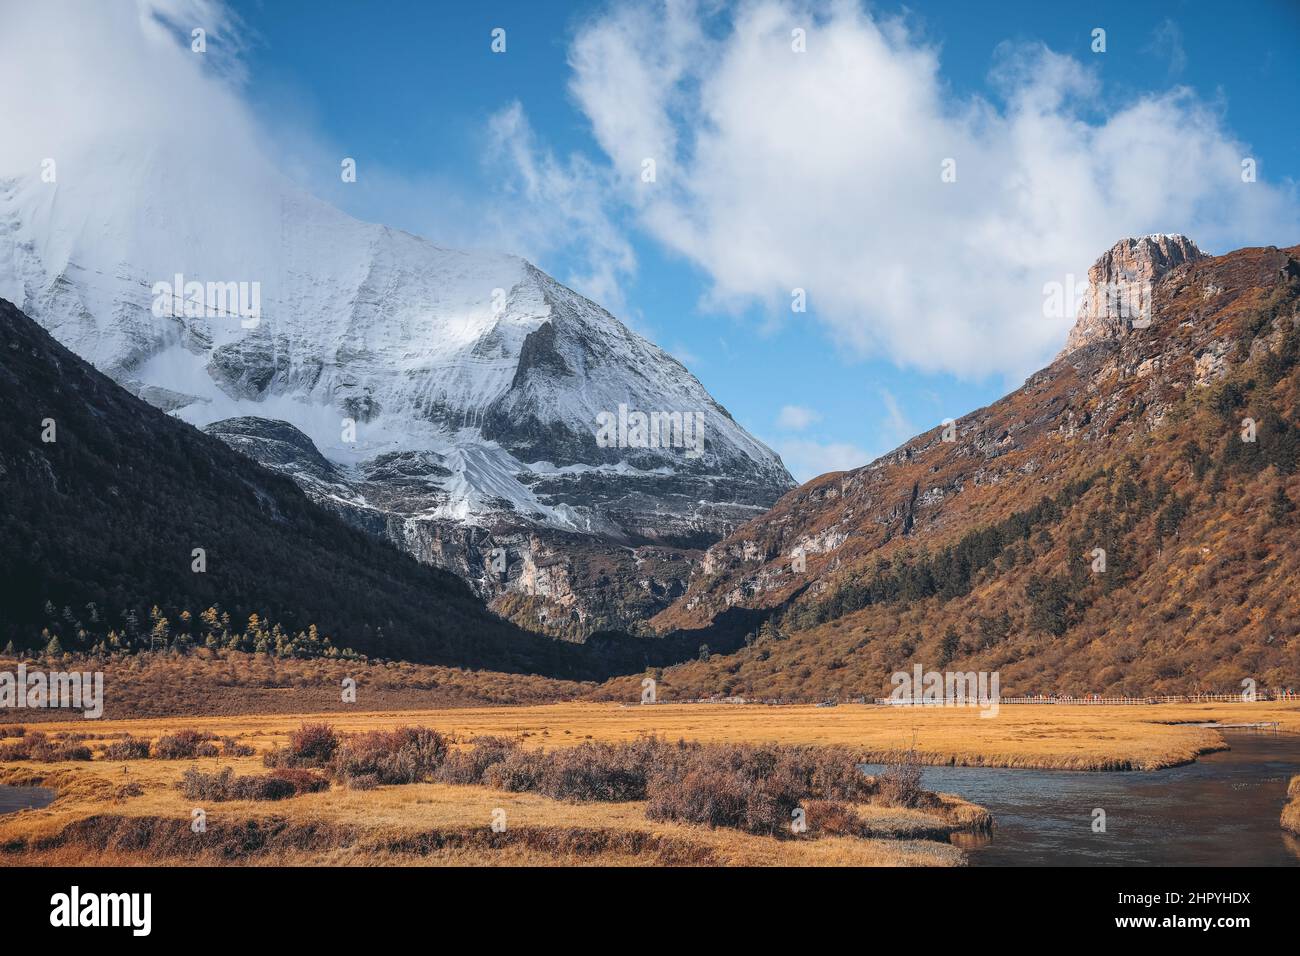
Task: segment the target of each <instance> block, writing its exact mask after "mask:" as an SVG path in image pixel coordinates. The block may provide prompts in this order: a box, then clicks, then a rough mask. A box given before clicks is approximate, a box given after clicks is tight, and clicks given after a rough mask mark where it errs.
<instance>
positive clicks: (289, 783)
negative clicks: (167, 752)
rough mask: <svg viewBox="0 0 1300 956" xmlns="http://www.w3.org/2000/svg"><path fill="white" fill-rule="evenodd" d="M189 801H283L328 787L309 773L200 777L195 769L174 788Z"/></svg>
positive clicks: (228, 772) (225, 773)
mask: <svg viewBox="0 0 1300 956" xmlns="http://www.w3.org/2000/svg"><path fill="white" fill-rule="evenodd" d="M176 786H177V789H179V790H180V791H181V792H182V793H183V794H184V795H185V797H186V798H187V799H189V800H208V801H212V802H214V803H220V802H221V801H224V800H284V799H286V798H288V797H293V796H297V795H298V794H300V793H315V792H317V791H320V790H324V789H326V788H327V787H328V786H329V781H328V780H326V779H325V778H324V777H322V776H321V775H320V774H316V773H312V772H311V771H310V770H277V771H276V772H274V773H270V774H266V775H265V776H242V777H236V776H235V775H234V771H233V770H232V769H231V768H230V767H222V768H221V770H219V771H217V772H216V773H204V772H203V771H201V770H198V769H197V768H195V767H191V768H190V769H188V770H186V771H185V773H184V774H183V775H182V776H181V779H180V782H179V783H177V784H176Z"/></svg>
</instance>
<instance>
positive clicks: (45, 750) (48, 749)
mask: <svg viewBox="0 0 1300 956" xmlns="http://www.w3.org/2000/svg"><path fill="white" fill-rule="evenodd" d="M33 738H38V739H35V740H33ZM93 757H94V754H92V753H91V752H90V748H89V747H87V746H86V745H84V744H80V743H64V742H63V741H53V740H48V739H47V738H46V737H45V735H44V734H40V735H39V736H38V735H37V734H32V735H31V737H28V738H27V758H28V759H30V760H40V761H44V762H46V763H57V762H59V761H61V760H90V759H92V758H93ZM17 759H22V758H21V757H20V758H17Z"/></svg>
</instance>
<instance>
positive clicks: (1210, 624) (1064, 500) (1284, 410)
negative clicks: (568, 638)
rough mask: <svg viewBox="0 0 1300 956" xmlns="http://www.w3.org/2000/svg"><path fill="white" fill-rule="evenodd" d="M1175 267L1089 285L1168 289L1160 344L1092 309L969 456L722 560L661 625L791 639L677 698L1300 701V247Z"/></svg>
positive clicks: (947, 452)
mask: <svg viewBox="0 0 1300 956" xmlns="http://www.w3.org/2000/svg"><path fill="white" fill-rule="evenodd" d="M1158 238H1159V239H1161V240H1167V239H1169V238H1170V237H1158ZM1178 238H1179V239H1181V237H1178ZM1134 243H1136V246H1135V245H1134ZM1163 245H1164V246H1165V248H1163V249H1162V248H1160V246H1161V243H1159V242H1157V241H1155V240H1126V241H1125V242H1124V243H1120V244H1119V245H1117V246H1116V247H1115V249H1112V250H1111V251H1110V252H1108V253H1107V257H1110V258H1111V260H1112V263H1113V262H1115V261H1120V264H1121V265H1122V266H1123V267H1124V268H1118V269H1117V268H1114V267H1110V266H1108V267H1107V268H1106V269H1099V268H1098V267H1094V270H1093V272H1092V273H1090V275H1092V276H1093V278H1094V281H1096V280H1097V277H1098V276H1099V275H1102V274H1104V275H1105V277H1106V278H1107V280H1108V281H1118V282H1120V283H1121V284H1123V283H1124V282H1125V281H1132V282H1137V281H1140V280H1142V279H1150V280H1152V281H1153V282H1154V310H1153V312H1152V319H1153V320H1152V321H1151V322H1150V324H1149V326H1148V327H1145V328H1142V327H1133V326H1134V323H1131V322H1128V321H1123V320H1118V321H1116V320H1114V319H1113V318H1112V319H1110V320H1107V321H1098V316H1097V311H1098V310H1097V308H1096V307H1090V306H1086V307H1085V308H1084V309H1081V310H1080V326H1085V325H1086V326H1087V328H1086V329H1084V330H1083V331H1082V332H1076V334H1074V335H1072V337H1071V343H1072V347H1071V348H1069V349H1067V351H1066V352H1065V353H1063V354H1062V356H1061V357H1060V358H1058V359H1057V360H1056V361H1055V362H1054V363H1053V364H1052V365H1051V366H1049V367H1048V368H1047V369H1044V370H1043V371H1041V372H1039V373H1037V374H1036V375H1034V376H1032V377H1031V378H1030V379H1029V380H1028V381H1027V382H1026V383H1025V385H1024V386H1023V387H1021V388H1020V389H1018V390H1017V391H1015V392H1013V393H1012V394H1010V395H1008V396H1007V397H1005V398H1003V399H1002V400H1000V401H998V402H996V403H994V404H993V405H991V406H989V407H988V408H984V409H980V410H979V411H977V412H974V413H972V414H970V415H967V416H965V417H964V418H962V419H960V420H959V421H957V422H956V423H955V427H953V428H952V429H950V430H949V435H948V437H949V438H951V439H952V440H950V441H945V440H944V438H945V435H944V431H945V430H944V428H942V427H940V428H936V429H934V430H932V431H930V432H927V433H925V434H923V435H920V436H918V437H917V438H915V439H913V440H912V441H910V442H908V443H907V444H906V445H904V446H903V447H901V448H899V449H897V450H896V451H894V452H892V453H890V454H889V455H886V456H884V457H883V458H881V459H879V460H877V461H875V462H873V463H872V464H870V465H868V466H866V467H864V468H860V469H857V470H855V471H851V472H844V473H835V474H830V475H824V476H822V477H821V478H818V479H815V480H814V481H811V482H809V483H807V484H805V485H804V486H802V487H800V488H798V489H796V490H795V491H792V492H790V493H789V494H787V495H786V496H785V497H784V498H782V499H781V501H779V502H778V503H777V504H776V506H775V507H773V509H772V510H771V511H770V512H768V513H767V514H766V515H764V516H763V517H761V518H758V519H755V520H754V521H751V522H749V523H747V524H746V525H744V526H742V527H741V528H739V529H738V530H737V531H736V532H735V533H734V534H733V535H731V536H730V537H728V538H727V539H725V540H723V541H722V542H720V543H718V544H717V545H715V546H714V547H712V548H710V549H709V551H708V553H707V555H706V557H705V560H704V562H703V563H702V565H701V569H700V571H699V572H698V573H697V574H696V575H695V577H694V578H693V580H692V581H691V583H690V586H689V588H688V590H687V592H686V594H685V595H683V596H682V597H681V598H680V599H679V600H678V601H676V602H675V603H674V604H673V605H672V606H671V607H670V608H668V609H667V610H666V611H664V612H663V613H661V614H660V615H659V616H658V617H657V618H656V619H655V622H654V623H655V624H656V626H658V627H661V628H675V627H685V628H700V629H701V632H700V633H701V637H702V641H707V635H708V630H707V628H708V625H709V624H710V622H711V621H713V619H714V618H715V617H716V616H717V615H718V614H720V613H721V612H722V611H724V610H726V609H727V608H729V607H746V608H761V609H769V610H770V611H771V617H770V618H769V622H768V623H767V624H765V625H764V626H763V628H762V629H761V630H760V631H759V632H757V633H756V634H755V635H754V641H753V642H752V644H751V646H750V647H747V648H745V649H744V650H742V651H740V652H738V653H737V654H734V655H729V656H726V657H715V658H714V659H713V660H711V661H709V662H707V663H703V662H698V663H691V664H687V665H682V666H681V667H677V668H672V669H670V670H669V671H668V672H667V673H665V674H664V675H663V683H662V685H661V692H662V693H663V694H664V695H666V696H669V697H673V696H677V697H680V696H707V695H711V694H717V693H721V694H741V695H745V696H759V697H798V698H803V699H809V698H821V697H829V696H856V695H858V694H867V695H873V694H878V693H882V692H884V691H886V690H887V689H888V687H889V677H890V674H892V673H893V672H895V671H898V670H905V669H910V668H911V666H912V665H913V664H915V663H920V664H922V665H923V666H925V667H926V668H945V667H948V666H949V665H952V666H953V668H956V667H960V668H961V669H977V670H999V671H1000V673H1001V677H1002V691H1003V693H1004V695H1005V694H1009V693H1024V692H1034V691H1053V690H1054V691H1058V692H1071V693H1076V694H1077V693H1086V692H1092V691H1096V692H1105V691H1125V692H1131V693H1149V692H1156V691H1162V690H1168V691H1175V690H1178V691H1182V690H1192V689H1198V688H1215V689H1219V690H1224V691H1235V690H1238V689H1240V682H1241V680H1242V679H1244V678H1248V677H1249V678H1253V679H1255V680H1256V681H1257V682H1258V683H1259V686H1260V687H1261V688H1265V687H1278V686H1288V685H1289V686H1295V687H1300V638H1298V637H1297V636H1296V635H1297V633H1300V625H1297V623H1296V612H1297V611H1298V610H1300V573H1297V572H1300V567H1297V565H1298V564H1300V558H1298V557H1297V553H1296V552H1297V549H1296V544H1297V534H1296V532H1297V524H1296V519H1295V514H1294V513H1293V511H1292V510H1291V509H1292V505H1291V501H1293V500H1295V499H1296V498H1297V497H1298V496H1300V487H1297V486H1296V484H1297V482H1296V479H1295V478H1294V477H1293V472H1294V470H1295V467H1296V461H1297V455H1298V454H1300V451H1298V448H1297V432H1296V430H1295V427H1294V422H1295V421H1296V418H1297V406H1298V404H1300V370H1298V369H1297V366H1296V357H1297V354H1298V353H1300V331H1297V329H1296V322H1297V318H1296V307H1297V302H1298V301H1300V262H1297V261H1296V259H1297V256H1298V255H1300V247H1291V248H1289V249H1281V250H1279V249H1277V248H1274V247H1269V248H1264V249H1258V248H1256V249H1242V250H1239V251H1237V252H1234V253H1230V254H1228V255H1224V256H1218V257H1202V255H1203V254H1201V253H1200V252H1199V250H1196V249H1195V246H1194V245H1191V244H1190V243H1187V244H1185V245H1183V244H1181V243H1180V244H1179V248H1180V250H1181V254H1180V255H1176V256H1170V255H1168V254H1167V252H1168V248H1167V247H1168V243H1167V242H1165V243H1163ZM1122 247H1123V248H1122ZM1105 259H1106V257H1103V261H1104V260H1105ZM1121 260H1122V261H1121ZM1100 265H1101V263H1100V262H1099V266H1100ZM1141 324H1142V323H1141V322H1139V323H1137V325H1139V326H1140V325H1141ZM1245 418H1251V419H1253V420H1254V422H1255V435H1254V438H1255V440H1254V441H1243V440H1242V437H1241V433H1242V431H1243V425H1242V421H1243V419H1245ZM1094 549H1102V550H1104V551H1105V564H1104V568H1105V569H1104V570H1094V564H1095V563H1096V562H1097V559H1098V555H1097V554H1096V553H1095V550H1094ZM800 550H802V551H803V553H804V555H805V558H804V560H805V564H806V566H805V568H804V570H802V571H800V570H799V569H798V567H799V562H798V560H797V557H798V554H799V552H800ZM1098 567H1101V565H1098ZM615 692H616V693H618V694H620V695H621V694H624V693H626V689H625V688H622V687H621V686H620V687H618V688H617V689H616V690H615Z"/></svg>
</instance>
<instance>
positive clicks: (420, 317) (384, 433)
mask: <svg viewBox="0 0 1300 956" xmlns="http://www.w3.org/2000/svg"><path fill="white" fill-rule="evenodd" d="M173 158H175V157H172V156H171V155H170V153H169V152H168V148H167V147H166V146H165V145H164V146H159V147H155V148H153V149H150V150H147V151H146V152H145V153H144V154H143V156H139V157H121V158H112V157H110V159H111V161H105V160H104V158H103V157H101V158H100V161H98V162H94V163H87V164H84V165H78V164H76V163H75V161H73V162H65V164H64V169H63V171H62V173H61V175H60V177H59V180H58V182H57V184H55V183H45V182H42V181H41V180H40V179H39V177H38V176H36V175H26V176H20V177H17V178H14V177H11V178H7V179H0V295H4V296H6V297H8V298H11V299H13V300H14V301H15V302H16V303H17V304H18V305H19V306H20V307H21V308H23V309H24V310H25V311H27V312H28V313H29V314H30V315H32V317H33V318H35V319H36V320H37V321H38V322H40V323H41V324H42V325H44V326H45V327H46V328H47V329H49V330H50V332H51V333H53V334H54V335H55V336H56V337H57V338H58V339H59V340H60V341H62V342H63V343H64V344H65V345H67V346H68V347H69V348H71V349H73V350H74V351H76V352H77V353H79V354H81V355H82V356H84V357H85V358H87V359H89V360H90V361H92V362H93V363H94V364H95V365H97V366H98V367H99V368H101V369H102V370H104V371H106V372H107V373H108V374H110V375H111V376H112V377H114V378H115V379H116V380H117V381H119V382H120V383H122V384H123V385H125V386H127V387H128V388H130V389H132V390H133V391H135V392H136V394H138V395H140V396H141V397H143V398H145V399H146V400H148V401H150V402H152V403H154V404H155V405H158V406H160V407H162V408H165V409H167V410H168V411H171V412H173V413H174V414H176V415H178V416H179V417H181V418H183V419H185V420H187V421H189V422H191V423H193V424H195V425H197V426H200V427H203V426H213V425H214V423H226V424H219V425H217V426H216V427H215V428H214V429H213V430H214V431H215V433H218V434H220V435H221V436H222V437H223V438H225V439H226V440H227V441H230V442H231V443H232V444H235V445H236V447H239V448H240V449H241V450H244V451H246V452H248V453H250V454H252V455H254V457H261V458H263V459H264V460H265V461H266V463H268V464H270V465H271V466H272V467H278V468H281V469H282V470H286V471H287V472H288V473H290V474H292V475H293V476H294V477H295V478H296V479H297V480H299V481H300V482H302V483H303V484H304V487H308V488H309V489H310V490H312V491H313V492H314V493H316V494H317V495H318V496H319V497H321V498H322V500H328V501H330V502H331V503H333V504H336V505H338V506H339V507H347V508H350V509H354V510H359V511H369V512H374V513H378V514H382V515H387V516H389V517H392V516H394V515H401V516H402V519H401V520H402V521H407V522H409V521H421V520H428V521H452V522H459V523H464V524H469V525H478V526H482V527H495V526H498V525H500V524H501V523H502V522H505V523H507V524H511V525H519V524H523V525H528V526H536V527H539V528H552V529H558V530H563V531H566V532H577V533H589V534H597V535H601V536H603V537H608V538H613V539H623V540H629V541H634V542H635V541H642V540H655V539H656V535H657V534H664V535H665V536H666V537H667V538H669V539H673V540H681V539H682V537H683V535H684V536H685V538H690V539H694V538H696V537H698V536H699V535H701V534H703V535H704V536H705V537H706V538H708V537H713V536H716V535H717V534H719V533H721V532H722V531H723V530H725V528H726V527H727V526H729V525H730V524H732V523H734V522H735V521H736V520H740V519H743V517H745V516H746V514H747V512H750V511H752V510H753V509H755V508H758V507H762V506H765V505H768V504H770V503H771V502H772V501H773V500H775V498H776V497H777V496H779V494H781V493H782V492H783V491H785V490H786V489H787V488H789V487H790V486H791V485H792V484H793V482H792V481H791V479H790V476H789V474H788V473H787V472H786V470H785V468H784V467H783V466H782V464H781V462H780V460H779V458H778V457H777V456H776V455H775V454H774V453H773V452H771V451H770V450H769V449H768V448H766V447H765V446H764V445H762V444H761V443H760V442H758V441H757V440H756V439H754V438H753V437H752V436H750V435H749V434H748V433H746V432H745V431H744V429H742V428H741V427H740V426H739V425H737V424H736V423H735V421H734V420H732V418H731V416H730V415H729V414H728V413H727V412H726V410H725V409H723V408H722V407H721V406H720V405H718V404H717V403H716V402H715V401H714V400H713V399H712V397H711V396H709V394H708V393H707V391H706V390H705V389H704V387H703V386H702V385H701V384H700V383H699V381H698V380H696V379H695V377H694V376H693V375H691V374H690V373H689V372H688V371H687V370H686V369H685V368H684V367H683V366H682V365H681V363H679V362H678V361H676V360H675V359H673V358H671V357H670V356H668V355H667V354H666V353H664V352H663V351H662V350H661V349H659V348H658V347H657V346H655V345H654V344H652V343H651V342H649V341H647V340H646V339H644V338H643V337H641V336H640V335H637V334H636V333H635V332H633V331H631V330H630V329H628V328H627V327H626V326H625V325H623V324H622V323H621V322H619V321H618V320H617V319H616V318H614V317H613V316H612V315H610V314H609V313H608V312H607V311H605V310H604V309H602V308H601V307H600V306H598V305H596V304H595V303H593V302H591V301H590V300H588V299H586V298H584V297H583V296H581V295H579V294H577V293H575V292H573V291H572V290H570V289H568V288H566V287H564V286H563V285H561V284H560V283H558V282H556V281H555V280H554V279H552V278H550V277H549V276H547V275H546V274H545V273H543V272H541V271H540V270H539V269H537V268H535V267H534V266H532V265H531V264H529V263H527V262H526V261H524V260H523V259H520V258H517V257H514V256H509V255H502V254H496V253H488V252H467V251H462V250H457V249H448V248H444V247H442V246H438V245H436V244H434V243H432V242H429V241H427V240H425V239H422V238H419V237H417V236H413V235H410V234H408V233H404V232H400V231H397V230H393V229H390V228H387V227H384V226H380V225H374V224H369V223H363V222H360V221H358V220H355V219H353V218H351V217H349V216H347V215H345V214H344V213H342V212H340V211H339V210H337V209H335V208H333V207H331V206H329V205H328V204H326V203H323V202H321V201H319V200H317V199H315V198H313V197H311V196H309V195H307V194H305V193H303V192H301V191H299V190H297V189H295V188H293V187H291V186H289V185H287V184H282V183H281V184H277V186H276V188H275V189H274V190H273V191H272V192H271V193H270V194H267V193H266V191H265V190H263V191H262V193H260V194H259V196H258V198H257V200H256V201H250V198H249V196H248V195H247V191H246V190H242V189H241V186H240V175H239V174H240V171H239V170H235V171H234V173H232V175H231V177H230V178H229V179H221V180H220V181H217V182H211V181H208V180H207V179H205V180H204V181H203V182H201V183H200V182H197V181H195V176H196V175H197V174H196V173H194V172H192V171H187V167H186V165H185V164H184V163H176V162H172V161H171V160H172V159H173ZM69 166H71V167H72V168H71V169H69V168H68V167H69ZM259 176H260V177H261V178H260V179H259V180H258V181H259V182H263V183H264V182H265V181H266V179H267V177H266V176H265V170H260V171H259ZM620 414H622V416H623V419H626V420H628V421H630V422H631V427H623V428H622V430H621V431H620V432H618V434H619V436H620V437H619V439H618V440H616V441H603V440H602V436H601V434H600V429H599V427H598V422H599V421H601V420H602V416H603V418H604V420H610V421H612V420H613V417H615V416H619V415H620ZM639 416H644V417H645V426H642V423H641V420H640V417H639ZM683 418H686V419H687V420H688V421H690V422H694V421H696V420H698V421H700V422H701V423H702V425H701V427H700V428H699V429H697V430H698V431H700V433H701V434H702V437H703V443H702V448H701V449H700V450H699V452H698V453H696V454H687V452H688V451H690V449H689V448H687V447H686V445H685V443H684V442H682V441H679V440H678V439H679V438H680V437H681V436H680V435H679V433H678V431H674V429H675V428H676V429H678V430H680V422H681V421H682V419H683ZM231 419H236V420H239V425H238V426H237V427H232V426H230V425H229V424H228V420H231ZM259 421H265V422H266V423H267V424H266V426H265V427H262V426H259V425H258V424H257V422H259ZM250 423H251V424H250ZM277 423H278V424H277ZM624 424H626V423H624ZM285 425H287V426H290V427H291V428H292V429H294V430H295V431H296V432H298V433H300V434H301V435H302V436H305V438H306V440H307V441H308V443H309V445H310V446H311V447H312V449H314V451H317V452H319V455H320V456H322V457H321V460H320V461H315V460H314V457H313V455H312V453H311V452H309V451H307V450H306V449H303V448H302V447H301V443H299V442H298V441H297V439H293V440H290V441H286V436H285V434H284V432H283V428H282V426H285ZM650 425H653V426H654V430H652V429H650V427H649V426H650ZM660 425H662V426H663V427H662V434H661V432H660V430H658V429H659V426H660ZM611 434H613V433H612V432H611ZM661 439H662V440H661ZM298 451H301V452H302V453H303V455H302V457H303V460H302V461H296V459H295V456H296V454H297V452H298ZM393 456H399V457H400V456H406V458H405V459H404V461H403V462H402V468H398V469H397V470H396V471H394V470H393V469H392V468H388V467H387V464H388V463H390V462H391V460H392V458H393ZM412 469H415V470H416V471H419V470H420V469H423V474H418V475H413V474H412V473H411V472H412ZM376 476H378V477H377V478H376ZM417 479H418V482H417V483H418V484H419V493H418V494H417V493H413V492H411V493H407V492H410V491H411V487H412V482H413V481H417ZM665 516H671V519H672V520H668V518H666V517H665Z"/></svg>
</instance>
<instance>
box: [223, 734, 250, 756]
mask: <svg viewBox="0 0 1300 956" xmlns="http://www.w3.org/2000/svg"><path fill="white" fill-rule="evenodd" d="M254 753H256V751H255V750H254V749H253V748H252V747H250V746H249V745H248V744H241V743H240V742H239V741H238V740H236V739H235V738H234V737H222V738H221V756H223V757H251V756H253V754H254Z"/></svg>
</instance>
